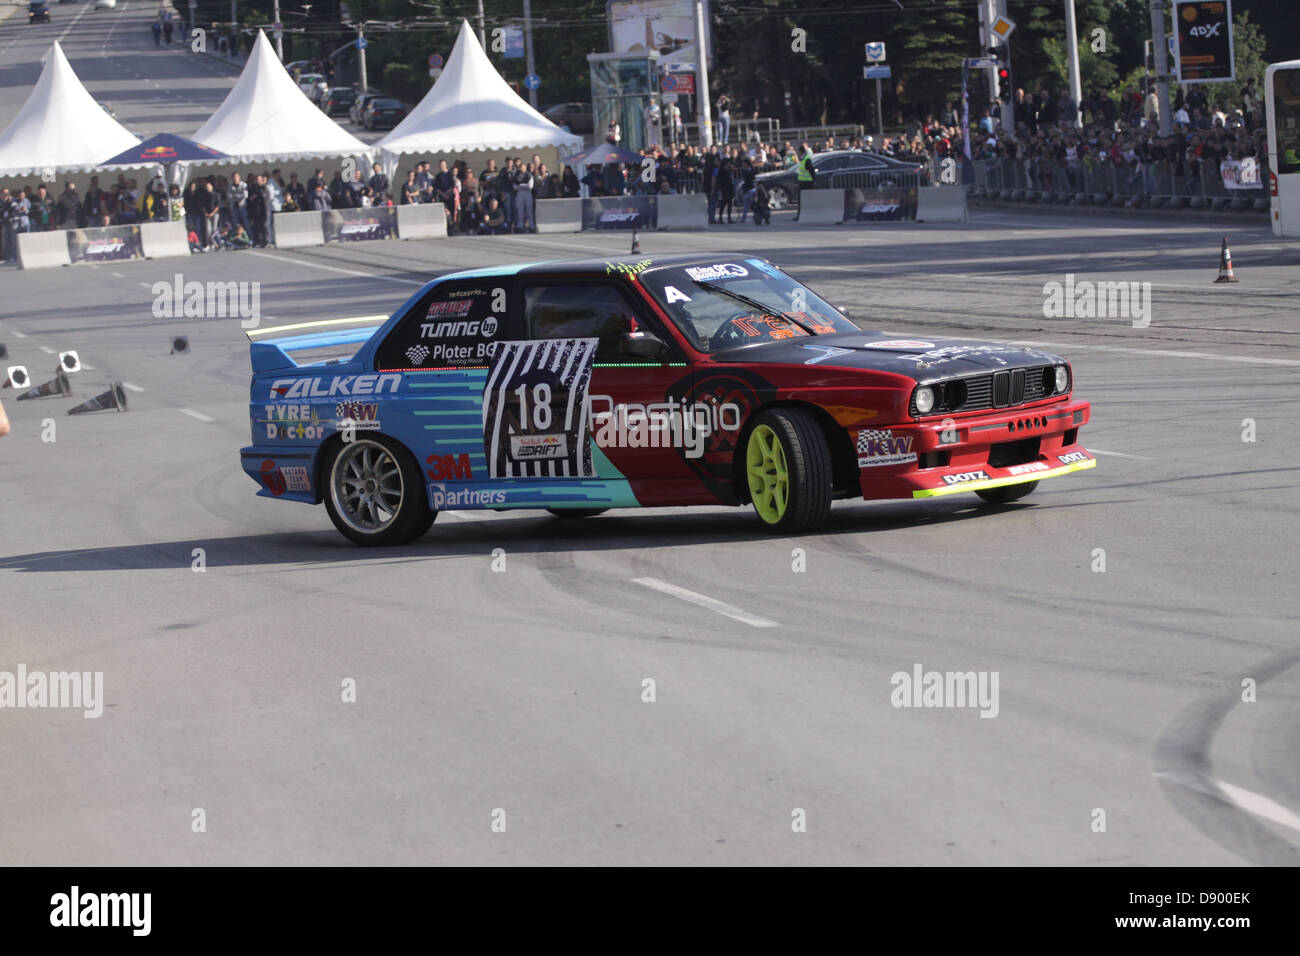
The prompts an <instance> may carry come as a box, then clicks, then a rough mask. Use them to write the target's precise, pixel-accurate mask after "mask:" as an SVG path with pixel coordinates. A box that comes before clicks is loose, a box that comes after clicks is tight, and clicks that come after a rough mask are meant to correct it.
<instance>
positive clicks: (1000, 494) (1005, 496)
mask: <svg viewBox="0 0 1300 956" xmlns="http://www.w3.org/2000/svg"><path fill="white" fill-rule="evenodd" d="M1037 487H1038V482H1036V481H1026V482H1025V483H1024V484H1023V485H1001V486H999V487H997V488H983V489H981V490H980V491H977V492H975V494H977V495H979V496H980V497H981V498H983V499H984V500H985V501H987V502H988V503H989V504H991V505H1005V504H1007V503H1008V502H1010V501H1019V500H1020V499H1021V498H1023V497H1024V496H1025V495H1027V494H1029V493H1030V492H1031V491H1033V490H1034V489H1035V488H1037Z"/></svg>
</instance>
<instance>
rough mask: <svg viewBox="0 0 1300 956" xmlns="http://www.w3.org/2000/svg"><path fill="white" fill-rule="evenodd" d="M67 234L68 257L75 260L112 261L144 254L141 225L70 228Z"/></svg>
mask: <svg viewBox="0 0 1300 956" xmlns="http://www.w3.org/2000/svg"><path fill="white" fill-rule="evenodd" d="M67 236H68V258H69V259H71V260H72V261H73V262H111V261H113V260H115V259H138V258H141V257H142V256H143V255H144V247H143V246H142V245H141V241H140V227H139V226H102V227H98V228H93V229H70V230H68V233H67Z"/></svg>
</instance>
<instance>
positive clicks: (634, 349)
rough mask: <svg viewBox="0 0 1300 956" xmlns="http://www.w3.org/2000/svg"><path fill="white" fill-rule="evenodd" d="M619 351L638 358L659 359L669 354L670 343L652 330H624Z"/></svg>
mask: <svg viewBox="0 0 1300 956" xmlns="http://www.w3.org/2000/svg"><path fill="white" fill-rule="evenodd" d="M619 351H621V352H622V353H623V354H624V355H635V356H636V357H637V358H647V359H657V358H663V356H665V355H667V354H668V345H667V343H665V342H664V340H663V339H661V338H659V337H658V336H657V335H655V334H654V333H652V332H645V331H638V332H624V333H623V336H622V340H621V341H620V343H619Z"/></svg>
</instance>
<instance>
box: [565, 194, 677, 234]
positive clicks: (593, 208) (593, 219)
mask: <svg viewBox="0 0 1300 956" xmlns="http://www.w3.org/2000/svg"><path fill="white" fill-rule="evenodd" d="M658 224H659V216H658V209H657V208H656V205H655V197H654V196H596V197H593V198H590V199H584V200H583V201H582V228H583V231H584V232H585V231H586V230H588V229H631V228H633V227H634V226H635V227H636V228H637V229H654V228H656V227H657V226H658Z"/></svg>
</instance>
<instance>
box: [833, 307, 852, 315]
mask: <svg viewBox="0 0 1300 956" xmlns="http://www.w3.org/2000/svg"><path fill="white" fill-rule="evenodd" d="M835 308H837V309H839V310H840V313H841V314H843V315H848V314H849V310H848V309H847V308H845V307H844V306H842V305H837V306H836V307H835Z"/></svg>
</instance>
